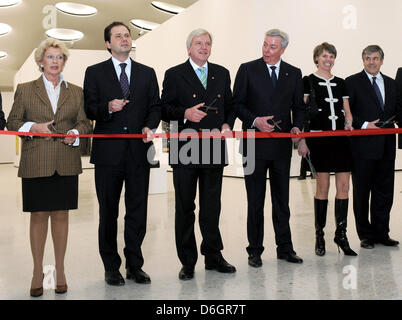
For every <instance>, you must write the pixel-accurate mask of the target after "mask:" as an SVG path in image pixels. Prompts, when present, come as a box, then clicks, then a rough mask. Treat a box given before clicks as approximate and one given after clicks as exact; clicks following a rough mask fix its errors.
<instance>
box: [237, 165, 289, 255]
mask: <svg viewBox="0 0 402 320" xmlns="http://www.w3.org/2000/svg"><path fill="white" fill-rule="evenodd" d="M267 170H269V184H270V188H271V202H272V221H273V225H274V230H275V242H276V245H277V249H276V250H277V253H287V252H290V251H292V250H293V245H292V240H291V232H290V226H289V219H290V209H289V173H290V159H284V160H262V159H256V162H255V170H254V172H253V173H252V174H250V175H245V176H244V178H245V183H246V191H247V237H248V242H249V245H248V247H247V252H248V253H249V254H256V255H261V253H262V252H263V251H264V247H263V240H264V203H265V193H266V186H267Z"/></svg>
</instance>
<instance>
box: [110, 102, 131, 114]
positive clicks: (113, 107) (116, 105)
mask: <svg viewBox="0 0 402 320" xmlns="http://www.w3.org/2000/svg"><path fill="white" fill-rule="evenodd" d="M129 102H130V101H129V100H124V99H114V100H112V101H109V111H110V112H118V111H121V110H123V108H124V106H125V105H126V104H127V103H129Z"/></svg>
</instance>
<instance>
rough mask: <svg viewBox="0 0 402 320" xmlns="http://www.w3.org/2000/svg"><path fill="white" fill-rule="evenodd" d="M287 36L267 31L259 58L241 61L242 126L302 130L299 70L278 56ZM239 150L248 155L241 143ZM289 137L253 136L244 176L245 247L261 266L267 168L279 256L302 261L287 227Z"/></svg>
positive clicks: (236, 91)
mask: <svg viewBox="0 0 402 320" xmlns="http://www.w3.org/2000/svg"><path fill="white" fill-rule="evenodd" d="M288 42H289V37H288V35H287V34H286V33H285V32H283V31H281V30H278V29H272V30H269V31H267V32H266V33H265V38H264V42H263V45H262V57H261V58H259V59H257V60H254V61H250V62H247V63H243V64H242V65H241V66H240V68H239V70H238V72H237V75H236V81H235V84H234V89H233V96H234V100H235V104H236V111H237V115H238V117H239V118H240V120H241V121H242V122H243V126H242V127H243V130H248V129H257V130H258V131H260V132H273V131H274V132H292V133H296V134H298V133H300V132H301V130H302V129H303V122H304V108H305V107H304V103H303V83H302V77H301V71H300V69H298V68H296V67H294V66H292V65H290V64H288V63H286V62H285V61H283V60H282V58H281V56H282V54H283V53H284V52H285V49H286V47H287V45H288ZM247 140H249V142H251V143H252V140H251V139H244V141H243V148H242V150H241V152H242V155H243V157H246V156H247V149H248V148H247V147H244V144H245V143H247ZM291 155H292V140H291V139H286V138H283V139H282V138H281V139H255V170H254V172H252V173H250V174H247V173H246V171H245V176H244V178H245V183H246V191H247V201H248V207H247V237H248V241H249V245H248V247H247V253H248V264H249V265H250V266H251V267H254V268H258V267H261V266H262V260H261V254H262V252H263V251H264V246H263V240H264V205H265V193H266V185H267V172H268V171H269V183H270V187H271V190H270V191H271V200H272V220H273V225H274V230H275V242H276V245H277V249H276V253H277V258H278V259H282V260H286V261H288V262H291V263H302V262H303V260H302V259H301V258H300V257H299V256H297V255H296V252H295V251H294V250H293V244H292V239H291V231H290V225H289V219H290V209H289V173H290V159H291Z"/></svg>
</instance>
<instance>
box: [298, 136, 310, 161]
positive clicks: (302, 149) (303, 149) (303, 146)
mask: <svg viewBox="0 0 402 320" xmlns="http://www.w3.org/2000/svg"><path fill="white" fill-rule="evenodd" d="M297 152H298V154H299V156H301V157H304V158H305V157H306V156H307V155H308V154H310V150H309V149H308V147H307V143H306V139H300V141H299V145H298V147H297Z"/></svg>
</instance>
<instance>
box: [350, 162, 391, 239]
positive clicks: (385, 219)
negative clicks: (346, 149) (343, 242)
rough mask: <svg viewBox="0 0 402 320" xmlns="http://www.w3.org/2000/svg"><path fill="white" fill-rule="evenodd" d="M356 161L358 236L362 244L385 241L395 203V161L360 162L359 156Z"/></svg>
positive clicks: (354, 198)
mask: <svg viewBox="0 0 402 320" xmlns="http://www.w3.org/2000/svg"><path fill="white" fill-rule="evenodd" d="M353 160H354V164H355V165H354V168H353V171H352V182H353V211H354V214H355V219H356V229H357V234H358V235H359V238H360V240H362V239H370V240H377V239H383V238H385V237H387V236H388V233H389V218H390V212H391V208H392V203H393V200H394V176H395V172H394V169H395V160H393V159H380V160H371V159H361V158H358V157H356V156H355V157H354V159H353ZM370 196H371V199H370ZM369 208H370V221H369Z"/></svg>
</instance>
